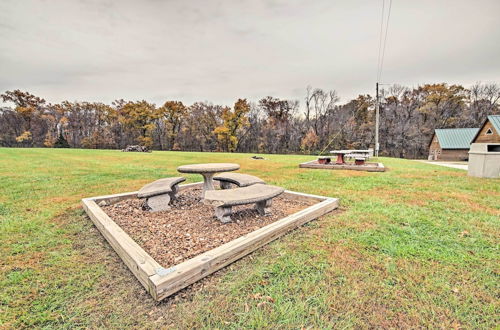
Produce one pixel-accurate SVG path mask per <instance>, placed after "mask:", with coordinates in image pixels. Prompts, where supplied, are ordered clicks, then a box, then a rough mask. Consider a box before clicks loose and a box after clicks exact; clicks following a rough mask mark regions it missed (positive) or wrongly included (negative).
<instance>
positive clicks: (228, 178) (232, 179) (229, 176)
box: [214, 173, 265, 189]
mask: <svg viewBox="0 0 500 330" xmlns="http://www.w3.org/2000/svg"><path fill="white" fill-rule="evenodd" d="M214 180H217V181H219V182H220V187H221V189H229V188H231V184H235V185H237V186H238V187H248V186H251V185H253V184H257V183H263V184H265V182H264V180H262V179H261V178H258V177H256V176H253V175H249V174H242V173H221V174H217V175H216V176H214Z"/></svg>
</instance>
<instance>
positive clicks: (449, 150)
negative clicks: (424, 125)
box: [429, 128, 479, 161]
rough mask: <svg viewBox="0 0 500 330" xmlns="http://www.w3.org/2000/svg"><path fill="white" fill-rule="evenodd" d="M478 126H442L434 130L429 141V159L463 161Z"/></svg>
mask: <svg viewBox="0 0 500 330" xmlns="http://www.w3.org/2000/svg"><path fill="white" fill-rule="evenodd" d="M478 131H479V128H442V129H436V130H434V135H433V136H432V140H431V142H430V143H429V160H446V161H464V160H468V159H469V149H470V144H471V143H472V140H473V139H474V137H475V136H476V134H477V132H478Z"/></svg>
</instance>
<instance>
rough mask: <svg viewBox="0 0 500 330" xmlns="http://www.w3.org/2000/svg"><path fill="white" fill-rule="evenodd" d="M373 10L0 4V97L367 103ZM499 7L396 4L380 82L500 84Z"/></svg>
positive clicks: (255, 0)
mask: <svg viewBox="0 0 500 330" xmlns="http://www.w3.org/2000/svg"><path fill="white" fill-rule="evenodd" d="M380 10H381V1H373V0H364V1H361V0H356V1H332V0H325V1H319V0H318V1H262V0H248V1H230V0H221V1H159V0H157V1H125V0H122V1H111V0H108V1H92V0H85V1H68V0H66V1H62V0H61V1H12V0H3V1H2V2H1V3H0V22H1V23H0V39H1V42H0V89H2V91H3V90H7V89H16V88H20V89H25V90H29V91H30V92H32V93H34V94H37V95H40V96H43V97H44V98H46V99H47V100H49V101H51V102H60V101H62V100H64V99H68V100H75V99H78V100H95V101H104V102H111V101H112V100H114V99H116V98H125V99H147V100H150V101H152V102H155V103H162V102H164V101H165V100H167V99H181V100H182V101H183V102H185V103H191V102H194V101H198V100H210V101H213V102H215V103H223V104H231V103H233V102H234V100H235V99H236V98H238V97H248V98H249V99H251V100H257V99H258V98H260V97H263V96H266V95H269V94H272V95H275V96H278V97H284V98H295V99H297V98H298V99H301V100H302V98H303V95H302V94H303V93H301V91H303V92H305V88H306V86H307V85H312V86H315V87H322V88H325V89H336V90H337V91H338V93H339V95H340V96H341V99H342V101H347V100H348V99H349V98H351V97H355V96H356V95H357V94H363V93H369V92H372V90H373V86H374V83H375V75H376V64H377V55H378V52H377V50H378V49H377V47H378V40H379V39H378V37H379V36H378V33H379V24H380ZM498 12H500V1H494V0H492V1H486V0H484V1H475V2H470V1H465V0H460V1H452V0H449V1H430V0H425V1H403V0H394V1H393V5H392V13H391V22H390V26H389V35H388V44H387V50H386V58H385V66H384V73H383V81H386V82H391V83H392V82H394V83H400V84H406V85H409V86H414V85H417V84H419V83H424V82H443V81H444V82H449V83H462V84H465V85H468V84H472V83H474V82H476V81H494V82H500V63H499V62H498V58H499V55H500V44H499V43H498V42H497V41H498V40H500V26H499V25H500V24H499V23H498Z"/></svg>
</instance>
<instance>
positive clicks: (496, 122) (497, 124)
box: [471, 115, 500, 143]
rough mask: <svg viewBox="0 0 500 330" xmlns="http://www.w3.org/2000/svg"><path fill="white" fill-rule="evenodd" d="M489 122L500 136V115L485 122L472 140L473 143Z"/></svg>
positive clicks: (489, 117)
mask: <svg viewBox="0 0 500 330" xmlns="http://www.w3.org/2000/svg"><path fill="white" fill-rule="evenodd" d="M487 122H490V123H491V124H492V125H493V127H494V128H495V130H496V131H497V133H498V134H500V115H489V116H488V117H487V118H486V120H485V121H484V123H483V124H482V125H481V127H479V129H478V130H477V132H476V134H474V137H473V138H472V141H471V143H472V142H473V141H474V140H476V138H477V136H478V135H479V132H480V131H481V129H482V128H483V127H484V125H486V123H487Z"/></svg>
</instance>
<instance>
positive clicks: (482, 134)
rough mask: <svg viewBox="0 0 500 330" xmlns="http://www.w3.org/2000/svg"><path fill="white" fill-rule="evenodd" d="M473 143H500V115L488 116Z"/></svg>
mask: <svg viewBox="0 0 500 330" xmlns="http://www.w3.org/2000/svg"><path fill="white" fill-rule="evenodd" d="M472 143H500V115H491V116H488V118H487V119H486V120H485V121H484V123H483V125H482V126H481V128H480V129H479V130H478V131H477V134H476V135H475V136H474V138H473V139H472Z"/></svg>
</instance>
